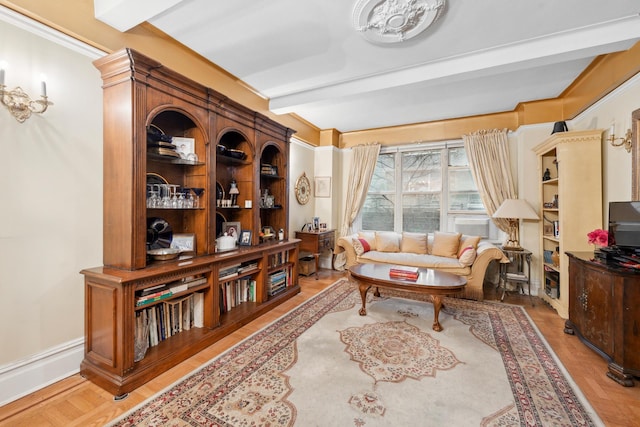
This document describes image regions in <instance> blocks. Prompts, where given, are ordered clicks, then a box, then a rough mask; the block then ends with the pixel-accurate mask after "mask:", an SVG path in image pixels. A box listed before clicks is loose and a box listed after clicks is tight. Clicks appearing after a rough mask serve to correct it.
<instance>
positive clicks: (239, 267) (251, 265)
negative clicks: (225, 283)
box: [218, 260, 258, 280]
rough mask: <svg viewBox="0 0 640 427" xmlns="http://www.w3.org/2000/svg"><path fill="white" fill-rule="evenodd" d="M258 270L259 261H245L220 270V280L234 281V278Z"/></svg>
mask: <svg viewBox="0 0 640 427" xmlns="http://www.w3.org/2000/svg"><path fill="white" fill-rule="evenodd" d="M257 268H258V261H257V260H253V261H245V262H242V263H239V264H233V265H230V266H227V267H225V268H223V269H221V270H220V272H219V273H218V280H227V279H233V278H234V277H238V276H240V275H242V274H243V273H246V272H248V271H252V270H255V269H257Z"/></svg>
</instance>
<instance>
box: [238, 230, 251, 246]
mask: <svg viewBox="0 0 640 427" xmlns="http://www.w3.org/2000/svg"><path fill="white" fill-rule="evenodd" d="M240 246H251V230H242V232H241V233H240Z"/></svg>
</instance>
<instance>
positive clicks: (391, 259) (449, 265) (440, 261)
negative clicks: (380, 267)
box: [358, 251, 471, 276]
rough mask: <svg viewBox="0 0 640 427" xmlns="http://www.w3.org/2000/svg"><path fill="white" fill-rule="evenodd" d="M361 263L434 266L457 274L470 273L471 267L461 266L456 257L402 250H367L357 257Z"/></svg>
mask: <svg viewBox="0 0 640 427" xmlns="http://www.w3.org/2000/svg"><path fill="white" fill-rule="evenodd" d="M358 262H361V263H371V262H375V263H382V264H396V265H407V266H411V267H422V268H436V269H438V270H442V271H446V272H448V273H453V274H458V275H463V276H464V275H468V274H471V267H463V266H461V265H460V262H458V259H457V258H446V257H441V256H435V255H429V254H409V253H404V252H380V251H369V252H366V253H364V254H362V256H359V257H358Z"/></svg>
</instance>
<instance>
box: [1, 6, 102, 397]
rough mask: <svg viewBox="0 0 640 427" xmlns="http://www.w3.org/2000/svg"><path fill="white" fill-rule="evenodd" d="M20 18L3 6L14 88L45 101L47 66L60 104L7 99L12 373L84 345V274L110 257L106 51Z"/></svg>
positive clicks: (6, 264)
mask: <svg viewBox="0 0 640 427" xmlns="http://www.w3.org/2000/svg"><path fill="white" fill-rule="evenodd" d="M14 19H15V16H14V15H10V14H6V13H4V9H0V62H4V63H6V69H5V84H6V86H7V90H11V89H14V88H15V87H16V86H20V87H21V88H22V89H23V90H24V91H25V92H26V93H27V94H29V95H30V96H31V97H32V98H38V97H39V94H40V74H41V73H44V74H46V77H47V89H48V90H47V92H48V95H49V100H50V101H52V102H53V103H54V105H53V106H51V107H49V110H48V111H46V112H45V113H44V114H42V115H39V114H36V115H32V116H31V117H30V118H29V119H27V120H26V121H25V122H24V123H19V122H18V121H17V120H16V119H15V118H14V117H13V116H12V115H11V114H10V113H9V111H8V110H7V109H6V108H5V107H4V106H3V105H0V144H1V145H2V146H3V154H2V156H0V194H1V196H0V200H1V201H0V206H1V207H2V208H1V209H0V254H1V255H2V256H0V294H1V295H2V298H3V300H4V303H3V305H2V310H0V342H2V344H1V347H0V348H1V350H0V374H3V375H4V377H3V378H5V377H6V376H7V375H10V373H11V372H12V371H13V370H14V369H16V368H17V367H18V366H23V365H24V364H25V363H26V362H27V361H32V359H33V357H34V355H35V354H41V355H42V354H44V353H45V352H46V351H47V350H50V349H52V348H61V347H65V345H67V344H68V343H74V344H70V345H71V346H74V345H75V346H78V343H79V344H80V345H81V344H82V337H83V335H84V287H83V286H84V285H83V277H82V276H81V275H80V274H79V272H80V270H81V269H82V268H86V267H92V266H97V265H100V264H102V90H101V87H100V86H101V79H100V75H99V73H98V71H97V70H96V69H95V68H94V67H93V65H92V64H91V61H92V60H93V59H95V58H97V57H98V55H99V53H98V52H96V51H93V50H91V49H86V48H84V49H83V48H76V47H74V46H73V44H71V45H67V46H62V45H61V44H60V43H59V41H51V40H52V39H55V36H51V37H48V36H46V35H45V37H48V38H45V37H42V36H41V35H36V34H34V33H33V32H34V31H35V32H36V33H38V32H39V31H41V27H39V26H34V27H33V28H31V29H30V30H26V29H23V28H28V27H29V25H28V24H24V23H21V22H17V21H14ZM16 25H18V26H16ZM21 27H23V28H21ZM81 351H82V347H81V346H80V348H79V349H78V351H76V355H75V356H74V357H76V358H77V357H78V354H79V355H80V356H81V355H82V352H81ZM43 357H44V356H43ZM77 362H78V363H79V360H77ZM77 369H78V365H77V364H76V366H75V370H76V371H77ZM48 374H51V372H49V373H48ZM54 375H55V374H54ZM37 376H39V374H37ZM39 381H41V382H44V381H46V379H45V378H43V377H42V376H40V377H39ZM21 382H22V383H23V384H22V385H25V381H21ZM5 385H6V383H5V382H4V381H0V390H3V391H2V392H0V404H2V402H4V401H5V400H6V398H7V394H6V393H9V392H10V390H7V387H5ZM27 386H28V385H27Z"/></svg>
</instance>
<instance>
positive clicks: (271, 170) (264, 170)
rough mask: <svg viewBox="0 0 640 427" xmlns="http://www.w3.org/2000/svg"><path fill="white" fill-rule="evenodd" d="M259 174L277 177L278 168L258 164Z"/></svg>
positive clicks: (266, 164)
mask: <svg viewBox="0 0 640 427" xmlns="http://www.w3.org/2000/svg"><path fill="white" fill-rule="evenodd" d="M260 173H261V174H263V175H274V176H275V175H278V167H277V166H275V165H270V164H268V163H262V164H260Z"/></svg>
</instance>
